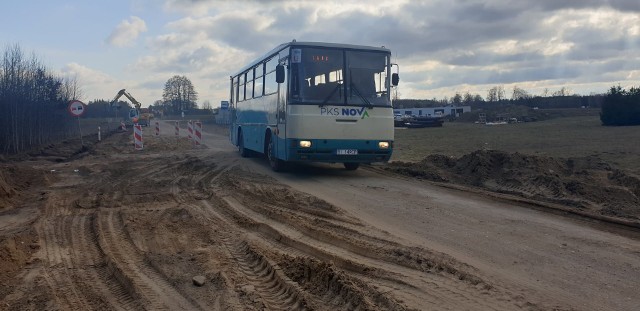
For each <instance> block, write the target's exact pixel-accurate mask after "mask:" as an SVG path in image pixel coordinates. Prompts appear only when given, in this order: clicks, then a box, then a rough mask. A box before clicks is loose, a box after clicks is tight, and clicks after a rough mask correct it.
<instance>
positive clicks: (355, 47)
mask: <svg viewBox="0 0 640 311" xmlns="http://www.w3.org/2000/svg"><path fill="white" fill-rule="evenodd" d="M296 46H299V47H325V48H335V49H346V50H367V51H378V52H386V53H391V50H389V49H387V48H385V47H375V46H366V45H355V44H343V43H329V42H310V41H300V42H298V41H295V40H294V41H291V42H286V43H283V44H280V45H278V46H277V47H276V48H274V49H273V50H271V51H269V52H268V53H266V54H264V55H262V56H261V57H259V58H256V59H254V60H253V61H251V62H250V63H249V65H247V66H244V67H242V69H241V70H239V71H238V72H236V73H235V74H234V75H233V76H232V77H235V76H237V75H238V74H240V73H242V72H244V71H245V70H247V69H249V68H251V67H253V66H255V65H256V64H257V63H259V62H261V61H262V60H264V59H265V58H267V57H269V56H271V55H273V54H275V53H277V52H278V51H280V50H282V49H284V48H286V47H296Z"/></svg>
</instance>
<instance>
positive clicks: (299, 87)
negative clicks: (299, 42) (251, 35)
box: [291, 47, 391, 106]
mask: <svg viewBox="0 0 640 311" xmlns="http://www.w3.org/2000/svg"><path fill="white" fill-rule="evenodd" d="M388 71H389V55H388V54H387V53H382V52H373V51H372V52H369V51H352V50H338V49H321V48H304V47H302V48H297V49H292V51H291V78H292V79H291V99H292V104H293V103H305V104H318V105H350V106H390V105H391V103H390V100H389V91H388V90H389V79H388V76H389V74H388Z"/></svg>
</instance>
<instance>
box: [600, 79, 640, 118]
mask: <svg viewBox="0 0 640 311" xmlns="http://www.w3.org/2000/svg"><path fill="white" fill-rule="evenodd" d="M600 121H601V122H602V124H603V125H640V87H632V88H631V89H629V90H625V89H623V88H622V87H620V86H619V85H618V86H614V87H611V89H609V92H608V93H607V95H606V96H605V97H604V101H603V103H602V112H601V113H600Z"/></svg>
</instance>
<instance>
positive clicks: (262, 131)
mask: <svg viewBox="0 0 640 311" xmlns="http://www.w3.org/2000/svg"><path fill="white" fill-rule="evenodd" d="M391 71H392V64H391V52H390V51H389V50H388V49H386V48H384V47H369V46H358V45H349V44H335V43H319V42H296V41H295V40H294V41H292V42H289V43H284V44H281V45H280V46H278V47H276V48H275V49H273V50H272V51H271V52H269V53H267V54H265V55H264V56H263V57H260V58H259V59H257V60H255V61H253V62H251V63H250V64H249V65H248V66H246V67H245V68H243V69H242V70H240V71H239V72H238V73H236V74H235V75H233V76H231V94H230V95H231V96H230V101H229V103H230V110H231V111H230V112H231V128H230V140H231V142H232V143H233V144H234V145H236V146H237V147H238V150H239V152H240V155H241V156H243V157H248V156H251V155H255V154H262V155H266V157H267V158H268V159H269V164H270V165H271V167H272V168H273V169H274V170H275V171H279V170H282V169H283V168H284V166H285V164H286V163H287V162H331V163H344V166H345V168H346V169H348V170H355V169H357V168H358V167H359V165H360V164H361V163H372V162H386V161H389V158H390V157H391V153H392V151H393V139H394V135H393V134H394V132H393V131H394V122H393V107H392V106H391V96H390V93H391V87H393V86H397V84H398V73H397V72H396V73H393V74H392V73H391Z"/></svg>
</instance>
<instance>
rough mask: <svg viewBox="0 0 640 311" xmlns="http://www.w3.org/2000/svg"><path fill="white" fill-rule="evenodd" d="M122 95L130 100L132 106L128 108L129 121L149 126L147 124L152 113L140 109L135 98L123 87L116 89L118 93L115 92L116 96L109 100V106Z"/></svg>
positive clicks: (149, 122)
mask: <svg viewBox="0 0 640 311" xmlns="http://www.w3.org/2000/svg"><path fill="white" fill-rule="evenodd" d="M123 95H124V96H125V97H126V98H128V99H129V101H131V103H132V104H133V106H134V108H131V109H130V110H129V120H130V121H131V123H133V124H136V123H138V124H140V125H142V126H149V124H151V119H152V118H153V114H152V113H150V112H143V111H141V108H140V106H141V104H140V102H138V101H137V100H136V99H135V98H133V96H131V94H129V92H127V91H126V90H125V89H122V90H120V91H118V94H116V97H114V98H113V100H111V103H110V106H111V107H113V105H114V104H115V103H116V102H118V99H120V97H122V96H123Z"/></svg>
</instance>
